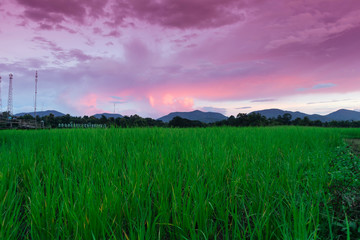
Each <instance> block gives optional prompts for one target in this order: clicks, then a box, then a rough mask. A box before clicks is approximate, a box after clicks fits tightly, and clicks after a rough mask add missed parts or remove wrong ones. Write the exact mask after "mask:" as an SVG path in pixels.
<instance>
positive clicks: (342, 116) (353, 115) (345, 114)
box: [253, 109, 360, 122]
mask: <svg viewBox="0 0 360 240" xmlns="http://www.w3.org/2000/svg"><path fill="white" fill-rule="evenodd" d="M253 113H259V114H261V115H263V116H265V117H267V118H277V116H279V115H281V116H282V115H284V114H285V113H289V114H291V116H292V120H294V119H296V118H304V117H308V118H309V119H310V120H312V121H315V120H320V121H322V122H330V121H360V112H357V111H353V110H346V109H340V110H337V111H335V112H332V113H330V114H327V115H319V114H306V113H302V112H298V111H297V112H292V111H285V110H281V109H265V110H260V111H254V112H253Z"/></svg>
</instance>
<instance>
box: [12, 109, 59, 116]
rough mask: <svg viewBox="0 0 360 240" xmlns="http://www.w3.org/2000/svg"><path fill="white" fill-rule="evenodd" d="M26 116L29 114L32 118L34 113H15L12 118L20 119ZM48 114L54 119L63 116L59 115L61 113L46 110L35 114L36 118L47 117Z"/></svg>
mask: <svg viewBox="0 0 360 240" xmlns="http://www.w3.org/2000/svg"><path fill="white" fill-rule="evenodd" d="M26 114H29V115H31V116H32V117H34V112H26V113H24V112H23V113H17V114H15V115H14V116H15V117H22V116H24V115H26ZM50 114H53V115H54V116H55V117H62V116H64V115H65V114H63V113H61V112H58V111H55V110H46V111H39V112H36V116H39V117H45V116H48V115H50Z"/></svg>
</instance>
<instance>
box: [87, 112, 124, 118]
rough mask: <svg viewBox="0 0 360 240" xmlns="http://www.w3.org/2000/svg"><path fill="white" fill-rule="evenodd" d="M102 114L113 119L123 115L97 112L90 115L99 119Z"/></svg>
mask: <svg viewBox="0 0 360 240" xmlns="http://www.w3.org/2000/svg"><path fill="white" fill-rule="evenodd" d="M102 115H104V116H105V117H106V118H111V117H112V118H115V119H116V118H122V117H123V115H121V114H117V113H98V114H95V115H92V117H95V118H98V119H100V118H101V116H102Z"/></svg>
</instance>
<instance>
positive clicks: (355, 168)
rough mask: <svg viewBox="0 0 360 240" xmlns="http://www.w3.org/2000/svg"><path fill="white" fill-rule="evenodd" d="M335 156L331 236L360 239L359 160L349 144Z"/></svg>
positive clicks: (330, 194) (331, 183) (331, 184)
mask: <svg viewBox="0 0 360 240" xmlns="http://www.w3.org/2000/svg"><path fill="white" fill-rule="evenodd" d="M336 152H337V155H336V157H335V158H334V159H333V160H332V161H331V162H330V173H329V174H330V178H331V181H330V183H329V201H328V206H329V210H331V212H332V214H333V217H332V219H331V221H332V224H331V226H330V227H331V228H332V229H331V232H332V233H333V234H334V238H335V239H345V238H348V239H360V160H359V158H358V157H357V156H355V155H354V153H353V151H352V150H351V149H350V146H349V145H347V144H343V145H341V146H339V147H337V149H336ZM327 231H328V229H327Z"/></svg>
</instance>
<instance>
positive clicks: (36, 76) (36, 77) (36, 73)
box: [34, 71, 38, 121]
mask: <svg viewBox="0 0 360 240" xmlns="http://www.w3.org/2000/svg"><path fill="white" fill-rule="evenodd" d="M37 83H38V72H37V71H36V72H35V103H34V118H35V121H36V97H37Z"/></svg>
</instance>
